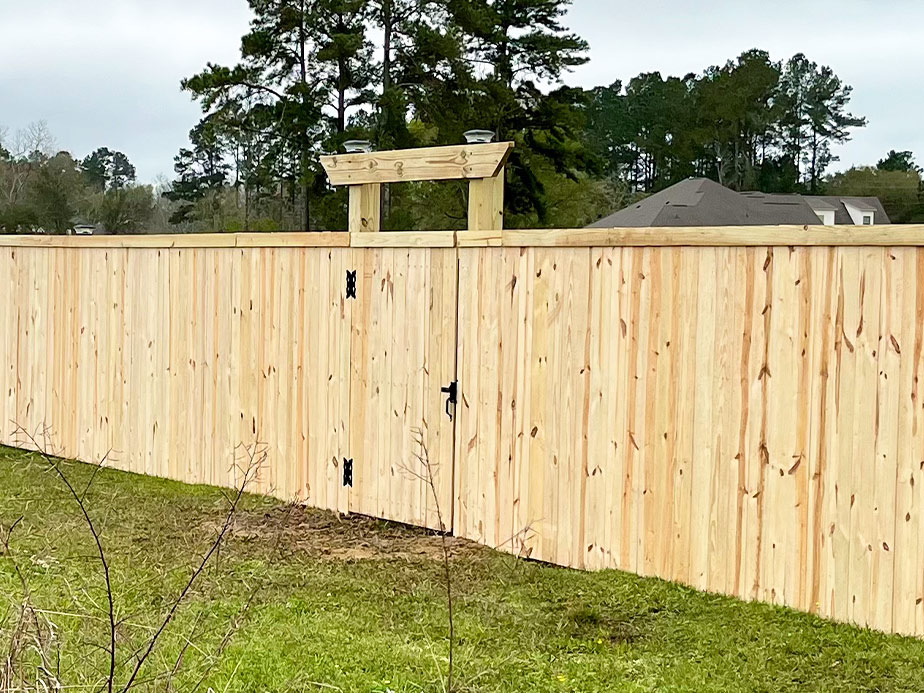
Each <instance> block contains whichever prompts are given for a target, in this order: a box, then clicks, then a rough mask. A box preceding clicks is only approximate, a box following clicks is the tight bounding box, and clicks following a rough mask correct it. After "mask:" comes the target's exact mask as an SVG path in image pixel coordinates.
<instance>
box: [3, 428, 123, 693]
mask: <svg viewBox="0 0 924 693" xmlns="http://www.w3.org/2000/svg"><path fill="white" fill-rule="evenodd" d="M16 432H17V434H19V435H22V436H25V438H26V440H28V441H29V442H30V443H32V445H33V446H34V447H35V448H36V451H37V452H38V454H39V455H40V456H41V457H42V459H44V460H45V462H46V463H47V464H48V466H49V467H50V468H51V469H52V470H54V472H55V473H56V474H57V475H58V478H59V479H60V480H61V482H62V483H63V484H64V485H65V486H66V487H67V490H68V492H69V493H70V494H71V496H72V497H73V498H74V500H75V501H76V502H77V506H78V507H79V508H80V512H81V513H82V514H83V519H84V521H85V522H86V524H87V528H88V529H89V531H90V534H92V535H93V541H94V542H95V543H96V551H97V554H98V556H99V561H100V564H101V565H102V567H103V577H104V579H105V582H106V598H107V600H108V602H109V676H108V679H107V681H106V690H107V691H108V693H112V690H113V687H114V685H115V672H116V618H115V600H114V598H113V594H112V580H111V578H110V574H109V562H108V561H107V559H106V551H105V550H104V549H103V542H102V539H101V538H100V534H99V531H98V530H97V528H96V525H95V524H94V523H93V519H92V518H91V517H90V513H89V512H88V511H87V506H86V504H85V503H84V496H82V495H81V494H79V493H77V490H76V489H75V488H74V485H73V484H72V483H71V480H70V479H69V478H68V476H67V474H65V473H64V472H63V471H62V470H61V467H60V464H59V462H56V461H55V460H54V459H53V458H52V456H51V455H50V454H49V453H48V452H47V449H48V435H49V431H48V428H47V427H46V428H44V430H43V432H42V436H43V440H44V444H42V445H40V444H39V442H38V441H37V440H36V439H35V436H33V435H32V434H31V433H29V431H28V430H26V428H25V427H23V426H20V425H19V424H17V425H16ZM110 452H111V450H110ZM108 457H109V452H107V453H106V455H104V456H103V459H102V461H101V462H100V464H99V465H97V466H102V464H103V463H104V462H105V461H106V459H107V458H108ZM93 478H95V473H94V476H93V477H91V479H90V481H91V482H92V481H93ZM89 488H90V487H89V484H88V485H87V489H86V490H87V491H88V490H89Z"/></svg>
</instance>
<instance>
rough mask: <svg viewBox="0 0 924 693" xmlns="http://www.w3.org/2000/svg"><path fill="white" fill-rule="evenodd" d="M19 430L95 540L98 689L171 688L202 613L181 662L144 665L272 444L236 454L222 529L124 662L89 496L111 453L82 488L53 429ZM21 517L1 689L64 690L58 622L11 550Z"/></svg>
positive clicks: (7, 550) (236, 622)
mask: <svg viewBox="0 0 924 693" xmlns="http://www.w3.org/2000/svg"><path fill="white" fill-rule="evenodd" d="M16 434H17V436H18V438H19V442H20V443H21V444H22V445H23V447H29V448H31V449H32V450H34V451H35V452H36V453H37V454H38V456H39V457H40V458H41V459H42V460H43V461H44V463H45V465H46V467H47V469H48V470H49V471H50V472H51V473H53V474H54V475H55V476H56V477H57V478H58V479H59V480H60V481H61V483H62V484H63V486H64V487H65V488H66V489H67V492H68V494H69V495H70V497H71V498H72V499H73V501H74V502H75V503H76V505H77V507H78V509H79V511H80V515H81V517H82V519H83V523H84V524H85V526H86V528H87V531H88V532H89V533H90V535H91V536H92V538H93V542H94V544H95V549H96V551H95V555H96V558H97V560H98V563H99V566H100V570H101V572H102V577H103V583H104V587H105V593H106V605H105V612H106V618H105V620H106V622H107V626H108V633H107V636H108V642H107V644H105V645H102V646H100V647H101V649H103V650H104V651H105V652H106V654H107V659H108V663H107V670H106V672H105V673H104V674H103V675H102V677H101V684H100V685H99V687H98V689H97V690H105V691H107V693H113V692H114V691H119V692H120V693H128V691H131V690H134V689H136V688H137V687H139V686H141V685H142V684H145V685H148V684H151V683H153V682H155V681H164V683H165V687H166V690H168V691H169V690H173V680H174V679H175V677H176V675H177V673H178V672H179V671H180V669H181V668H182V664H183V659H184V656H185V654H186V652H187V651H188V649H189V648H190V647H191V646H193V638H194V637H195V635H196V631H197V629H198V627H199V624H200V619H201V616H200V617H199V618H197V620H196V623H195V624H194V626H193V630H192V632H191V633H190V637H188V638H186V643H185V645H184V646H183V648H182V649H181V651H180V654H179V655H178V657H177V659H176V661H175V662H174V663H173V665H172V666H171V667H170V668H169V669H168V670H167V671H165V672H162V673H159V674H153V675H151V676H148V677H146V678H143V679H142V678H140V675H141V673H142V671H143V670H144V669H145V665H146V664H147V663H148V662H149V661H151V658H152V655H153V654H154V653H155V651H156V650H157V645H158V642H159V641H160V639H161V637H162V636H163V635H164V633H165V632H166V630H167V628H168V627H169V626H170V624H171V623H172V622H173V620H174V618H175V617H176V615H177V613H178V612H179V610H180V608H181V606H182V605H183V604H184V602H185V601H186V599H187V597H188V596H189V594H190V593H191V592H192V590H193V588H194V586H195V584H196V582H197V581H198V580H199V578H200V577H201V576H202V574H203V573H204V572H205V569H206V567H207V566H208V565H209V563H210V562H211V561H212V560H213V558H214V557H215V556H216V555H217V554H218V553H219V551H220V550H221V547H222V545H223V544H224V542H225V540H226V538H227V536H228V533H229V531H230V530H231V526H232V523H233V520H234V517H235V516H236V514H237V513H238V511H239V508H240V503H241V500H242V499H243V497H244V494H245V492H246V489H247V488H248V487H249V486H250V485H251V483H253V482H254V480H255V479H256V478H257V477H258V475H259V473H260V470H261V468H262V467H263V466H264V465H265V463H266V460H267V457H268V452H267V447H266V446H265V445H263V444H260V443H257V444H254V445H250V446H246V445H240V446H238V451H240V450H242V451H243V462H242V463H239V462H238V461H237V459H236V460H235V465H236V466H237V467H238V471H239V475H238V478H239V483H238V485H237V487H236V488H235V489H234V491H233V493H231V494H225V497H226V499H227V501H228V510H227V513H226V514H225V517H224V522H223V523H222V525H221V528H220V529H219V531H218V533H217V535H216V536H215V538H214V540H213V541H212V543H211V544H210V546H209V548H208V550H207V551H206V552H205V553H204V554H203V556H202V558H201V560H200V561H199V562H198V564H197V565H196V566H195V568H194V569H193V570H192V572H191V574H190V575H189V578H188V579H187V580H186V582H185V583H184V585H183V587H182V589H181V590H180V591H179V593H178V594H177V595H176V597H175V598H174V599H173V600H172V601H171V602H170V606H169V608H168V609H167V611H166V613H165V614H164V616H163V617H162V618H161V619H160V621H159V623H158V625H157V626H156V627H154V628H153V629H152V630H153V633H152V634H151V635H150V636H149V637H147V638H145V640H144V642H143V643H142V644H141V645H140V646H139V647H137V648H135V649H134V650H133V651H132V652H131V653H130V654H128V656H126V657H125V658H124V659H123V660H122V661H120V660H119V645H120V642H119V641H120V639H122V636H121V635H120V633H119V629H120V627H121V626H123V625H125V620H124V619H122V620H120V619H117V617H116V613H117V608H116V598H115V593H114V590H113V586H112V578H111V570H110V562H109V558H108V555H107V553H106V549H105V546H104V542H103V537H102V534H101V532H100V529H99V527H98V525H97V523H96V522H95V521H94V519H93V515H92V514H91V512H90V508H89V505H88V502H87V497H88V494H89V492H90V489H91V487H92V485H93V482H94V481H95V479H96V477H97V474H98V473H99V471H100V469H102V468H103V467H104V466H105V464H106V461H107V459H108V457H109V454H108V453H107V455H105V456H104V457H103V458H102V459H101V460H100V461H99V462H98V463H97V464H96V465H94V467H95V468H94V470H93V473H92V474H91V476H90V479H89V481H88V482H87V484H86V486H85V487H84V488H82V489H78V488H77V487H76V486H75V484H74V482H73V481H72V479H71V478H70V477H69V476H68V474H67V472H66V471H65V469H64V466H63V465H62V462H63V460H62V459H61V458H60V457H59V456H57V455H56V454H55V453H54V452H53V448H52V445H51V442H50V441H51V437H52V436H51V431H50V429H49V428H48V427H47V426H43V427H41V428H40V429H38V431H37V432H36V433H31V432H29V431H28V430H27V429H25V428H24V427H23V426H20V425H18V424H17V425H16ZM21 519H22V518H20V520H21ZM20 520H17V521H16V522H14V523H13V525H12V526H11V527H10V528H9V529H8V530H7V531H6V533H5V534H4V537H3V538H2V545H3V555H4V556H6V557H8V558H10V559H11V560H12V561H13V566H14V570H15V572H16V573H17V575H18V576H19V579H20V582H21V585H22V592H23V602H22V607H21V609H20V610H19V616H18V622H17V623H16V625H15V626H14V627H13V628H12V630H11V633H12V636H11V641H10V646H9V648H8V652H7V655H6V657H5V661H4V662H3V666H2V668H0V691H53V690H63V689H65V688H67V686H65V685H64V684H63V683H62V682H61V679H60V671H59V665H58V666H53V661H52V658H51V654H50V653H51V652H52V641H53V640H54V630H55V629H54V626H53V624H51V622H50V621H48V620H47V618H45V617H44V614H43V612H41V611H40V610H37V609H35V608H34V607H33V606H32V592H31V590H30V589H29V584H28V580H27V579H26V577H25V573H24V571H22V570H21V568H20V567H19V563H18V562H17V561H16V560H15V557H14V555H13V552H12V550H11V544H10V537H11V536H12V533H13V530H14V529H15V527H16V526H18V524H19V522H20ZM258 590H259V587H257V588H256V589H254V590H253V591H252V592H251V594H250V596H249V598H248V599H247V600H246V602H245V604H244V606H243V607H242V609H241V610H240V611H239V612H238V615H237V616H236V617H235V618H234V619H233V621H232V623H231V625H230V627H229V629H228V632H227V633H226V634H225V636H224V637H223V639H222V641H221V642H220V644H219V646H218V650H217V652H216V653H215V656H214V657H213V658H212V663H211V666H210V667H209V668H208V670H207V671H206V674H204V675H203V677H202V678H201V679H200V680H199V682H198V683H197V684H196V686H195V688H194V689H193V690H197V689H198V688H200V687H201V685H202V684H203V682H204V680H205V677H206V676H207V674H208V671H210V670H211V668H212V666H214V663H215V662H216V661H217V659H218V658H220V656H221V654H222V653H223V652H224V651H225V649H226V648H227V646H228V645H229V643H230V641H231V639H232V637H233V635H234V634H235V633H236V632H237V630H238V628H239V627H240V624H241V622H242V620H243V618H244V616H245V615H246V613H247V612H248V611H249V609H250V607H251V605H252V604H253V601H254V599H255V597H256V593H257V591H258ZM55 647H56V643H55ZM27 648H31V650H32V651H34V652H35V653H36V654H37V655H38V658H39V662H40V664H39V666H38V671H37V673H36V674H35V675H34V676H32V677H29V678H27V676H26V672H25V671H24V667H23V666H22V661H23V656H24V654H25V652H26V650H27ZM55 660H56V661H58V662H59V658H58V657H55ZM127 666H130V667H131V671H130V673H129V674H128V675H127V677H124V682H122V681H120V677H119V671H120V668H121V667H127ZM17 677H18V680H17ZM30 679H31V680H30Z"/></svg>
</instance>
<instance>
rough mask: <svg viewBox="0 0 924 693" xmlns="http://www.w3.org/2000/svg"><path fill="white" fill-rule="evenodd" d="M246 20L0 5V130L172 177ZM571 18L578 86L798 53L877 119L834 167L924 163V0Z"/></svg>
mask: <svg viewBox="0 0 924 693" xmlns="http://www.w3.org/2000/svg"><path fill="white" fill-rule="evenodd" d="M248 20H249V13H248V9H247V3H246V1H245V0H156V1H152V0H26V1H23V0H0V127H3V126H6V127H7V128H8V129H9V130H10V131H15V130H16V129H18V128H21V127H23V126H25V125H27V124H28V123H30V122H32V121H37V120H44V121H47V123H48V126H49V128H50V130H51V131H52V133H53V134H54V136H55V138H56V142H57V146H58V147H59V148H61V149H66V150H68V151H70V152H71V153H72V154H73V155H75V156H77V157H82V156H85V155H86V154H87V153H89V152H90V151H91V150H93V149H95V148H96V147H101V146H105V147H109V148H111V149H118V150H121V151H123V152H125V153H126V154H127V155H128V157H129V158H130V159H131V160H132V162H134V163H135V165H136V166H137V168H138V174H139V179H140V180H141V181H143V182H150V181H152V180H153V179H154V178H155V177H156V176H157V175H158V174H163V175H166V176H172V173H173V170H172V162H173V156H174V154H175V153H176V151H177V150H178V149H179V148H180V147H181V146H184V145H185V144H186V142H187V133H188V131H189V129H190V128H191V127H192V126H193V125H195V123H196V122H197V120H198V118H199V115H200V113H199V109H198V106H197V105H196V104H195V103H192V102H191V101H190V100H189V98H188V96H187V95H185V94H183V93H181V92H180V90H179V81H180V79H181V78H183V77H184V76H188V75H191V74H193V73H195V72H197V71H199V70H200V69H202V68H203V67H204V65H205V63H206V62H207V61H213V62H219V63H233V62H234V61H235V60H236V58H237V55H238V47H239V41H240V37H241V35H242V34H243V33H245V31H246V29H247V22H248ZM569 23H570V25H571V27H572V29H573V30H575V31H576V32H578V33H579V34H581V35H582V36H583V37H584V38H586V39H587V40H588V41H589V42H590V47H591V48H590V57H591V61H590V63H589V64H588V65H585V66H583V67H581V68H580V69H578V70H577V71H575V72H574V73H573V74H572V75H570V76H569V78H568V80H567V81H568V82H569V83H572V84H578V85H581V86H584V87H590V86H594V85H597V84H609V83H610V82H612V81H614V80H616V79H622V80H624V81H625V80H628V79H629V78H631V77H633V76H635V75H636V74H638V73H639V72H643V71H646V72H647V71H654V70H659V71H660V72H661V73H662V74H674V75H684V74H686V73H688V72H698V71H701V70H702V69H703V68H705V67H707V66H709V65H713V64H721V63H724V62H725V60H727V59H728V58H731V57H734V56H737V55H738V54H739V53H741V52H743V51H745V50H747V49H749V48H754V47H759V48H763V49H765V50H768V51H769V52H770V54H771V56H772V57H773V58H774V59H776V60H782V59H785V58H788V57H789V56H791V55H792V54H793V53H796V52H800V51H801V52H804V53H805V54H806V55H807V56H808V57H809V58H810V59H812V60H814V61H816V62H819V63H823V64H827V65H830V66H831V67H832V68H834V70H835V72H836V73H837V74H838V75H839V76H840V77H841V78H842V79H844V80H845V81H846V82H847V83H849V84H851V85H853V87H854V97H853V101H852V104H851V110H852V111H853V112H854V113H856V114H858V115H864V116H866V117H867V118H868V119H869V125H868V126H867V127H866V128H864V129H862V130H860V131H859V132H858V133H857V134H856V136H855V137H854V140H853V141H852V142H850V143H848V144H847V145H845V146H843V147H840V148H838V149H837V151H836V153H837V154H839V155H840V157H841V162H840V163H839V164H836V165H835V166H836V167H838V168H843V167H846V166H848V165H852V164H867V163H875V161H876V160H877V159H878V158H880V157H881V156H882V155H883V154H884V153H885V152H886V151H887V150H889V149H911V150H912V151H914V152H915V153H916V155H917V159H918V162H919V163H924V1H922V0H812V1H806V0H772V1H767V0H765V1H763V2H758V1H756V0H737V1H731V0H719V1H715V0H713V1H711V2H708V3H704V2H696V3H694V2H690V1H689V0H647V1H645V2H638V1H637V0H631V1H623V0H575V1H574V6H573V8H572V10H571V13H570V17H569ZM475 125H477V124H475Z"/></svg>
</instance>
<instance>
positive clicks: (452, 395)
mask: <svg viewBox="0 0 924 693" xmlns="http://www.w3.org/2000/svg"><path fill="white" fill-rule="evenodd" d="M440 392H442V393H443V394H446V395H449V396H448V397H447V398H446V416H448V417H449V420H450V421H452V415H453V412H454V411H455V409H456V401H457V399H456V398H457V397H458V394H459V381H458V380H453V381H452V382H451V383H449V385H447V386H446V387H441V388H440ZM450 407H451V409H450Z"/></svg>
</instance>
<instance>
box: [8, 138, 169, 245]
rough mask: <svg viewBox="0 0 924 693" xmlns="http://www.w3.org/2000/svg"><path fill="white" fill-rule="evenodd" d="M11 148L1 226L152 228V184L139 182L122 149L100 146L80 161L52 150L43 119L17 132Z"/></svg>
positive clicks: (23, 229)
mask: <svg viewBox="0 0 924 693" xmlns="http://www.w3.org/2000/svg"><path fill="white" fill-rule="evenodd" d="M14 140H15V142H14V143H13V144H12V146H11V148H8V147H6V146H0V149H2V152H0V232H2V233H36V232H47V233H58V234H62V233H68V232H70V231H71V230H72V229H73V227H74V225H75V224H78V223H81V224H90V225H99V226H100V227H102V228H103V229H104V230H106V231H108V232H110V233H123V232H124V233H139V232H143V231H146V230H148V228H149V223H150V222H151V221H152V219H153V214H154V207H155V202H154V198H153V192H152V189H151V188H150V187H148V186H136V185H134V180H135V167H134V166H133V165H132V163H131V162H130V161H129V159H128V157H127V156H126V155H125V154H123V153H122V152H119V151H113V150H110V149H108V148H106V147H100V148H99V149H97V150H95V151H94V152H92V153H91V154H89V155H87V156H86V157H84V158H83V160H81V161H77V160H75V159H74V158H73V157H72V156H71V155H70V154H69V153H68V152H63V151H62V152H58V153H56V154H51V152H53V151H54V150H53V149H52V147H53V140H52V138H51V135H50V133H49V132H48V130H47V128H46V126H45V125H44V123H34V124H33V125H31V126H29V127H28V128H26V129H25V130H22V131H20V132H18V133H17V134H16V136H15V138H14Z"/></svg>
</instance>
